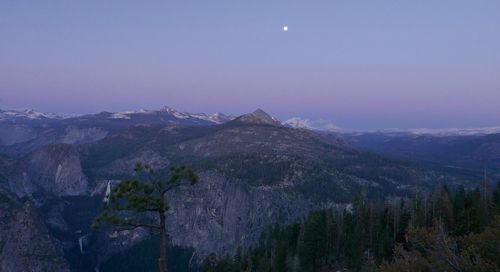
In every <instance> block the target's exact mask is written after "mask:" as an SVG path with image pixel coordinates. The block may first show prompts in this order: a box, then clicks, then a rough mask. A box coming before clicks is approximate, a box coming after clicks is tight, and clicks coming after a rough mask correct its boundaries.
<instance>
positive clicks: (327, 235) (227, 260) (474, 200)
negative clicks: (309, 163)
mask: <svg viewBox="0 0 500 272" xmlns="http://www.w3.org/2000/svg"><path fill="white" fill-rule="evenodd" d="M498 256H500V183H499V184H497V186H496V188H495V189H494V190H491V189H490V190H488V187H487V186H486V184H482V185H481V186H480V187H479V188H477V189H475V190H466V189H465V188H464V187H460V188H458V190H457V191H456V192H454V193H450V191H449V190H448V188H447V187H446V186H442V187H441V188H439V189H438V190H436V191H435V192H434V193H432V194H423V193H418V192H416V193H415V194H414V195H413V196H412V197H409V198H393V199H386V200H384V201H374V200H370V201H369V200H367V199H366V198H364V197H363V196H361V195H359V196H357V197H355V199H354V200H353V202H352V205H348V206H347V207H342V208H336V209H324V210H320V211H315V212H311V213H310V214H309V215H308V216H307V217H306V218H303V219H301V220H298V221H297V222H295V223H293V224H290V225H287V226H280V225H273V226H271V227H269V229H268V231H266V232H265V233H263V234H262V235H261V238H260V240H259V242H258V244H256V245H255V246H254V247H251V248H238V250H237V252H236V253H235V254H234V256H215V254H211V255H209V256H208V257H206V258H205V260H204V262H203V271H206V272H219V271H221V272H222V271H259V272H260V271H311V272H312V271H500V258H498Z"/></svg>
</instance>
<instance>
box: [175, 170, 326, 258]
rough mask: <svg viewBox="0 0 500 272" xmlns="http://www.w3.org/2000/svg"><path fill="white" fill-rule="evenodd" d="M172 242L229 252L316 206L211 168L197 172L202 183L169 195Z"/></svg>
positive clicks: (201, 250)
mask: <svg viewBox="0 0 500 272" xmlns="http://www.w3.org/2000/svg"><path fill="white" fill-rule="evenodd" d="M167 198H168V200H169V203H170V206H171V209H170V210H169V215H168V227H167V228H168V230H169V235H170V237H171V240H172V243H174V244H176V245H180V246H184V247H192V248H194V249H195V252H196V253H197V254H198V255H200V256H204V255H205V254H208V253H210V252H215V253H218V254H224V253H228V252H229V253H233V252H234V250H235V249H236V247H238V246H240V245H241V246H244V245H251V244H253V243H254V242H255V241H257V239H258V238H259V235H260V233H261V232H262V231H263V230H265V229H266V228H267V227H268V226H269V225H270V224H272V223H276V222H280V223H282V224H283V223H287V222H290V221H292V220H294V219H296V218H297V217H301V216H304V215H306V214H307V212H308V211H309V210H311V209H312V208H314V207H318V204H317V203H314V202H312V201H310V200H306V199H304V198H302V197H300V195H297V194H293V193H291V192H287V191H286V189H284V188H278V187H270V186H257V187H254V186H250V185H248V184H247V183H244V182H241V181H236V180H230V179H227V178H225V177H223V176H220V175H217V174H215V173H206V172H205V173H201V174H200V183H199V184H197V185H196V186H193V187H190V188H183V189H180V190H178V191H174V192H172V193H171V194H170V195H168V196H167Z"/></svg>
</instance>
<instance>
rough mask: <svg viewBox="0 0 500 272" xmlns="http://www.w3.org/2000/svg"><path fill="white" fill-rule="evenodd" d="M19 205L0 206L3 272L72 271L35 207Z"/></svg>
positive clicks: (0, 259) (1, 269) (28, 203)
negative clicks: (58, 250)
mask: <svg viewBox="0 0 500 272" xmlns="http://www.w3.org/2000/svg"><path fill="white" fill-rule="evenodd" d="M0 197H2V196H0ZM18 205H19V204H18V203H15V202H13V201H12V200H10V201H9V202H7V201H5V199H4V201H1V203H0V211H1V213H0V214H1V218H2V223H0V271H2V272H14V271H34V272H51V271H62V272H64V271H70V269H69V265H68V264H67V262H66V261H65V260H64V259H63V258H62V257H61V255H60V253H59V252H57V250H56V247H55V246H54V244H53V242H52V238H51V236H50V235H49V233H48V231H47V229H46V228H45V225H44V222H43V221H42V220H41V219H40V217H39V216H38V214H37V212H36V210H35V207H34V206H33V204H31V203H30V202H27V203H25V204H24V205H23V206H20V207H19V206H18Z"/></svg>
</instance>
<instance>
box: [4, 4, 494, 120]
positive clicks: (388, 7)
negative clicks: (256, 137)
mask: <svg viewBox="0 0 500 272" xmlns="http://www.w3.org/2000/svg"><path fill="white" fill-rule="evenodd" d="M283 25H288V27H289V31H288V32H283V31H282V27H283ZM499 33H500V1H497V0H490V1H457V0H454V1H452V0H446V1H383V0H381V1H340V0H338V1H334V0H329V1H217V0H214V1H184V0H183V1H147V2H144V1H2V2H0V99H2V100H1V102H0V103H2V105H3V106H4V107H11V108H12V107H33V108H35V109H37V110H41V111H56V112H66V113H90V112H97V111H102V110H108V111H121V110H128V109H138V108H149V109H155V108H160V107H161V106H163V105H171V106H173V107H175V108H178V109H180V110H183V111H190V112H215V111H221V112H225V113H228V114H233V115H236V114H241V113H245V112H250V111H253V110H254V109H255V108H259V107H260V108H263V109H265V110H266V111H268V112H269V113H270V114H272V115H274V116H276V117H278V118H281V119H288V118H289V117H293V116H301V117H306V118H311V119H326V120H332V121H333V122H335V123H336V124H337V125H338V126H341V127H346V128H365V129H371V128H387V127H399V128H411V127H480V126H494V125H500V123H499V122H500V121H499V120H500V106H499V105H500V34H499Z"/></svg>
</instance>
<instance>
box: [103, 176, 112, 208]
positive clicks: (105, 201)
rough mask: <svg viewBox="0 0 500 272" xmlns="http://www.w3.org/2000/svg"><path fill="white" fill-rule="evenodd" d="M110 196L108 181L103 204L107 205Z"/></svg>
mask: <svg viewBox="0 0 500 272" xmlns="http://www.w3.org/2000/svg"><path fill="white" fill-rule="evenodd" d="M110 196H111V181H109V180H108V187H107V188H106V194H105V195H104V199H103V202H104V203H106V204H109V198H110Z"/></svg>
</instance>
